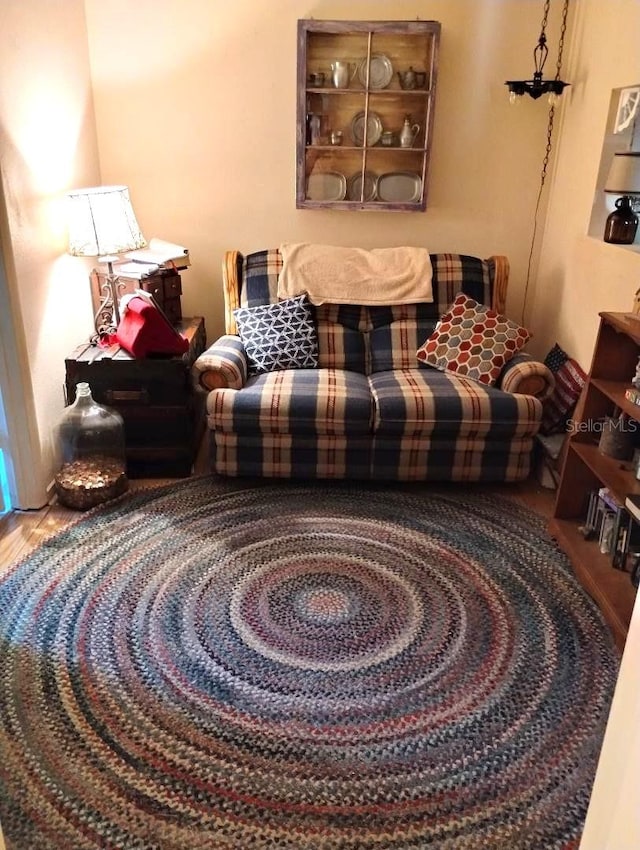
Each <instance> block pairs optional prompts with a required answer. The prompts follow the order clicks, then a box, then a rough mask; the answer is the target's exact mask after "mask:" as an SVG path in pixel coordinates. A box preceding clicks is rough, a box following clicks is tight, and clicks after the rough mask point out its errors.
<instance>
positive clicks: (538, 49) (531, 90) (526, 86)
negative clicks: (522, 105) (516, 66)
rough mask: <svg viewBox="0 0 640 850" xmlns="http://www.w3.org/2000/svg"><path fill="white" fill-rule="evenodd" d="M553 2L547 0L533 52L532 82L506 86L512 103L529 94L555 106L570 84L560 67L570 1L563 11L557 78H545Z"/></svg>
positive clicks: (515, 81)
mask: <svg viewBox="0 0 640 850" xmlns="http://www.w3.org/2000/svg"><path fill="white" fill-rule="evenodd" d="M550 2H551V0H545V4H544V12H543V15H542V28H541V31H540V37H539V39H538V43H537V44H536V46H535V48H534V50H533V63H534V66H535V70H534V72H533V79H532V80H507V81H506V82H505V85H506V86H508V87H509V100H510V102H511V103H517V102H518V101H519V100H520V98H521V97H522V96H523V95H525V94H528V95H529V96H530V97H532V98H533V99H534V100H537V99H538V98H539V97H541V96H542V95H543V94H546V95H548V96H549V103H551V104H555V103H556V101H557V100H558V98H559V97H560V95H561V94H562V92H563V91H564V89H565V87H566V86H568V85H570V83H565V82H563V81H562V80H561V79H560V66H561V63H562V49H563V47H564V35H565V32H566V29H567V11H568V9H569V0H564V7H563V10H562V28H561V30H560V41H559V44H558V62H557V64H556V76H555V78H554V79H553V80H545V79H544V78H543V76H542V75H543V72H544V65H545V62H546V61H547V56H548V55H549V48H548V47H547V35H546V30H547V18H548V16H549V4H550Z"/></svg>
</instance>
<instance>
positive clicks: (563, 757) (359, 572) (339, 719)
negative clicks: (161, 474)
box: [0, 478, 618, 850]
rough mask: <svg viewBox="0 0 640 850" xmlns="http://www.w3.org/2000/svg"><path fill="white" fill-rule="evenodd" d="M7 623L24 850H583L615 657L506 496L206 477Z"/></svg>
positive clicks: (128, 505)
mask: <svg viewBox="0 0 640 850" xmlns="http://www.w3.org/2000/svg"><path fill="white" fill-rule="evenodd" d="M0 611H1V612H2V624H1V627H0V628H1V632H0V634H1V640H2V643H1V646H0V742H1V745H2V746H1V759H0V783H1V785H0V791H1V794H0V818H1V820H2V825H3V828H4V831H5V837H6V841H7V847H8V850H27V848H28V850H53V848H55V850H59V848H73V850H83V848H92V850H93V849H94V848H125V850H130V848H138V849H139V850H147V849H149V850H150V848H157V850H194V849H195V848H212V850H213V848H216V850H217V848H238V850H254V848H288V850H301V848H305V850H337V848H340V850H370V848H377V850H399V848H431V847H433V848H455V850H458V849H459V848H465V849H466V848H474V849H475V848H477V850H480V849H481V850H497V848H504V850H524V848H531V850H534V848H535V850H541V848H544V850H550V848H569V847H576V846H577V840H578V838H579V836H580V832H581V829H582V825H583V821H584V817H585V814H586V808H587V803H588V799H589V794H590V789H591V784H592V782H593V777H594V774H595V768H596V762H597V757H598V753H599V749H600V746H601V742H602V736H603V732H604V725H605V723H606V717H607V713H608V709H609V705H610V700H611V697H612V692H613V687H614V682H615V677H616V674H617V665H618V660H617V653H616V651H615V649H614V647H613V644H612V641H611V639H610V637H609V634H608V632H607V629H606V626H605V625H604V623H603V621H602V619H601V617H600V614H599V612H598V611H597V609H596V608H595V606H594V605H593V603H592V602H591V601H590V599H589V598H588V597H587V596H586V595H585V594H584V593H583V591H582V590H581V588H580V587H579V585H578V584H577V583H576V581H575V580H574V578H573V576H572V573H571V570H570V567H569V566H568V564H567V562H566V561H565V559H564V557H563V556H562V555H561V554H559V552H558V551H557V549H556V547H555V546H554V544H553V542H552V541H551V540H550V539H549V538H548V537H547V535H546V533H545V530H544V523H543V521H542V520H541V519H540V518H539V517H537V515H535V514H532V513H531V512H529V511H527V510H526V509H524V508H522V507H519V506H517V505H516V504H514V503H513V502H511V501H510V500H507V499H502V498H497V497H490V496H486V495H484V494H482V495H463V494H462V493H461V491H459V490H457V489H452V490H441V491H438V492H430V491H429V490H428V489H427V488H424V489H423V490H418V489H408V488H404V489H402V488H391V489H382V488H381V489H376V488H365V487H359V486H357V485H355V486H349V485H335V486H325V485H318V486H302V485H295V484H293V485H292V484H289V485H277V484H266V485H264V486H256V487H248V488H246V489H245V488H242V489H237V485H229V484H222V485H221V484H219V483H215V482H214V481H213V480H212V479H209V478H201V479H194V480H189V481H187V482H181V483H176V484H172V485H170V486H169V487H164V488H160V489H156V490H152V491H140V492H139V493H137V494H132V495H129V496H126V497H123V498H122V499H119V500H117V501H115V502H113V503H112V504H110V505H107V506H104V507H103V508H100V509H98V510H96V511H94V512H93V513H91V514H89V515H87V516H86V517H85V518H83V519H82V520H80V521H79V522H77V523H75V524H74V525H73V526H71V527H70V528H69V529H67V530H66V531H64V532H63V533H61V534H59V535H57V536H56V537H54V538H53V539H51V540H49V541H48V542H46V543H45V544H43V545H42V546H41V547H40V548H39V549H38V550H37V551H35V552H34V553H33V554H32V555H30V556H29V557H28V559H26V560H25V561H24V562H23V563H21V564H20V565H18V566H17V567H16V568H15V569H14V570H13V571H12V572H11V573H10V574H9V575H8V576H7V578H6V579H5V580H4V581H3V582H2V583H0Z"/></svg>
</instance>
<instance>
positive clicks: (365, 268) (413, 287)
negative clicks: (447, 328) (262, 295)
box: [278, 242, 433, 306]
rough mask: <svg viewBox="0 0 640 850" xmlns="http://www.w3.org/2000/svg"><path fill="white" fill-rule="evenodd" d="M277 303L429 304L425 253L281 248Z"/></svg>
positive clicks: (306, 246)
mask: <svg viewBox="0 0 640 850" xmlns="http://www.w3.org/2000/svg"><path fill="white" fill-rule="evenodd" d="M280 253H281V254H282V260H283V266H282V271H281V272H280V276H279V278H278V298H280V299H284V298H293V297H295V296H296V295H301V294H302V293H303V292H306V293H307V295H308V297H309V300H310V301H311V303H312V304H325V303H331V304H363V305H367V306H375V305H381V304H416V303H422V302H425V301H433V293H432V289H431V277H432V268H431V259H430V257H429V252H428V251H427V249H426V248H409V247H401V248H374V249H373V250H371V251H367V250H365V249H364V248H340V247H337V246H333V245H313V244H310V243H307V242H301V243H285V244H284V245H281V246H280Z"/></svg>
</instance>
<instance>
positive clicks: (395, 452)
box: [192, 250, 553, 481]
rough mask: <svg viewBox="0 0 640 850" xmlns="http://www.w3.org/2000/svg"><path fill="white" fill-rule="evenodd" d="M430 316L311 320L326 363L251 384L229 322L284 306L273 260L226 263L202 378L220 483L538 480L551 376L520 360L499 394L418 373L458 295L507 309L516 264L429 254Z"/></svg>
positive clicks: (348, 310)
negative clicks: (250, 479)
mask: <svg viewBox="0 0 640 850" xmlns="http://www.w3.org/2000/svg"><path fill="white" fill-rule="evenodd" d="M431 261H432V265H433V295H434V301H433V303H429V304H417V305H416V304H412V305H401V306H384V307H364V306H363V307H359V306H351V305H335V304H325V305H322V306H319V307H315V308H314V309H315V319H316V326H317V332H318V346H319V364H318V368H316V369H283V370H279V371H274V372H269V373H266V374H254V375H252V374H250V373H249V369H248V365H247V358H246V355H245V353H244V349H243V346H242V343H241V341H240V338H239V336H237V334H236V327H235V321H234V316H233V310H234V309H235V308H236V307H240V306H249V307H250V306H256V305H260V304H269V303H274V302H275V301H277V280H278V274H279V272H280V270H281V268H282V258H281V256H280V253H279V252H278V251H277V250H268V251H259V252H256V253H252V254H249V255H247V256H243V255H242V254H240V253H239V252H237V251H230V252H228V253H227V254H226V255H225V260H224V264H223V278H224V288H225V307H226V331H227V333H226V334H225V335H224V336H222V337H221V338H220V339H218V340H217V341H216V342H215V343H214V344H213V345H211V346H210V348H209V349H208V350H207V351H206V352H204V353H203V354H202V355H201V356H200V357H199V358H198V359H197V360H196V362H195V364H194V366H193V373H192V374H193V379H194V383H195V385H196V387H197V388H198V389H199V390H200V391H201V392H206V393H207V402H206V405H207V424H208V427H209V430H210V439H211V465H212V470H213V471H214V472H216V473H218V474H221V475H227V476H265V477H279V478H359V479H378V480H399V481H409V480H414V481H415V480H418V481H419V480H439V481H517V480H521V479H523V478H525V477H526V476H527V475H528V474H529V470H530V461H531V452H532V448H533V439H534V437H535V435H536V434H537V432H538V429H539V426H540V421H541V416H542V404H541V401H542V400H543V399H544V398H545V397H546V396H547V395H548V394H549V393H550V392H551V391H552V389H553V376H552V374H551V373H550V371H549V370H548V369H547V368H546V366H544V365H543V364H541V363H538V362H536V361H534V360H532V359H531V358H530V356H529V355H527V354H519V355H517V356H516V357H515V358H514V359H513V360H511V361H510V362H509V363H508V364H507V366H506V367H505V369H504V370H503V372H502V374H501V376H500V379H499V381H498V385H497V386H495V387H490V386H485V385H482V384H479V383H477V382H475V381H472V380H469V379H466V378H460V377H457V376H455V375H451V374H448V373H444V372H440V371H438V370H436V369H433V368H430V367H427V366H423V365H422V364H419V363H418V361H417V359H416V351H417V349H418V347H419V346H420V345H421V344H422V343H423V342H424V340H425V339H426V338H427V336H429V334H430V333H431V332H432V331H433V329H434V327H435V325H436V323H437V321H438V318H439V316H440V315H441V314H442V313H443V312H445V310H446V309H447V307H448V306H449V305H450V303H451V302H452V301H453V299H454V297H455V295H456V294H457V293H458V292H461V291H462V292H464V293H465V294H467V295H469V296H470V297H472V298H474V299H475V300H477V301H479V302H481V303H484V304H487V305H491V306H493V307H494V308H495V309H498V310H504V299H505V295H506V286H507V281H508V264H507V262H506V259H505V258H503V257H493V258H490V259H489V260H481V259H478V258H476V257H468V256H464V255H460V254H433V255H431Z"/></svg>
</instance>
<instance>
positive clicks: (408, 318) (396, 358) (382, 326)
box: [369, 254, 493, 372]
mask: <svg viewBox="0 0 640 850" xmlns="http://www.w3.org/2000/svg"><path fill="white" fill-rule="evenodd" d="M431 264H432V266H433V303H430V304H402V305H397V306H393V307H372V308H371V310H370V313H371V333H370V340H369V349H370V371H371V372H384V371H387V370H389V369H408V368H411V367H412V366H414V365H415V356H416V351H417V350H418V348H419V347H420V346H421V345H422V344H423V343H424V341H425V340H426V339H427V338H428V337H429V336H430V335H431V334H432V333H433V331H434V329H435V326H436V324H437V322H438V320H439V319H440V316H442V314H443V313H445V312H446V311H447V310H448V309H449V307H450V306H451V304H452V302H453V300H454V299H455V297H456V295H457V294H458V293H459V292H464V293H465V295H468V296H469V297H470V298H474V299H475V300H476V301H479V302H480V303H483V304H487V305H490V304H491V300H492V298H493V270H492V268H491V265H490V264H489V263H488V262H486V261H484V260H481V259H479V258H478V257H469V256H467V255H466V254H432V255H431Z"/></svg>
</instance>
